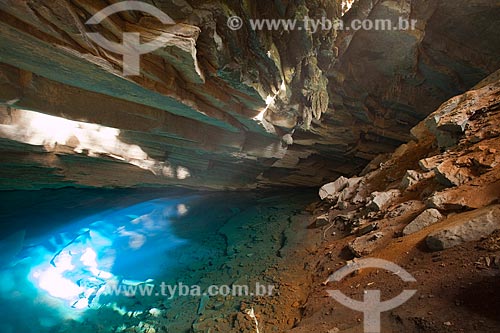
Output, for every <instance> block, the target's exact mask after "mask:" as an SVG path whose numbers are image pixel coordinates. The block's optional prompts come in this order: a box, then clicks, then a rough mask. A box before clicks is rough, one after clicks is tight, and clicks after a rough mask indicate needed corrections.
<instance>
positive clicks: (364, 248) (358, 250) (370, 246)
mask: <svg viewBox="0 0 500 333" xmlns="http://www.w3.org/2000/svg"><path fill="white" fill-rule="evenodd" d="M384 236H385V234H384V233H383V232H377V233H374V234H368V235H364V236H361V237H358V238H356V239H355V240H354V241H352V242H351V243H349V245H348V247H349V250H351V252H352V253H353V254H354V255H355V256H356V257H362V256H367V255H369V254H370V253H372V252H373V251H374V250H375V249H377V248H378V246H379V245H380V241H381V240H382V239H383V238H384Z"/></svg>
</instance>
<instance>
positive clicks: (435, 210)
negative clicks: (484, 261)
mask: <svg viewBox="0 0 500 333" xmlns="http://www.w3.org/2000/svg"><path fill="white" fill-rule="evenodd" d="M499 106H500V78H499V77H498V75H497V74H496V73H495V74H493V75H492V76H490V77H488V78H487V79H485V80H484V81H483V82H481V83H480V84H478V85H477V86H476V87H474V89H472V90H470V91H468V92H466V93H465V94H463V95H459V96H456V97H453V98H452V99H451V100H450V101H448V102H445V103H443V104H442V105H441V106H440V107H439V108H438V109H437V110H436V111H435V112H433V113H432V114H430V115H429V116H428V117H427V118H426V119H425V120H424V121H422V122H421V123H420V124H419V125H417V126H416V127H415V128H413V129H412V133H413V135H414V137H415V138H414V140H412V141H411V142H409V143H408V144H404V145H402V146H401V147H399V148H398V149H397V150H396V151H395V152H394V153H393V154H391V155H390V156H388V157H386V158H385V159H381V160H380V161H378V163H379V168H378V169H375V170H373V171H369V172H368V173H366V174H365V175H364V176H362V177H353V178H351V179H347V178H345V177H342V178H339V179H338V180H336V181H335V182H333V183H330V190H331V191H330V192H329V193H328V194H329V195H328V196H327V197H326V199H331V198H336V199H337V200H338V198H340V195H341V194H342V193H343V191H345V189H346V188H348V186H347V184H349V183H350V182H352V183H355V184H357V186H356V189H355V192H353V193H352V194H351V197H352V195H353V194H356V195H360V194H363V198H364V200H360V201H359V202H357V204H356V205H352V203H351V206H350V207H349V206H348V205H338V204H337V205H336V206H334V207H331V208H330V215H332V214H333V215H334V216H335V217H334V218H333V219H332V221H334V222H336V224H337V226H338V227H339V228H340V229H342V230H346V231H349V234H350V235H352V234H354V235H356V236H360V235H362V236H361V237H357V238H355V239H353V240H351V241H350V242H349V243H348V244H347V245H348V247H349V249H350V250H351V252H352V253H353V254H354V255H356V256H365V255H368V254H370V253H372V252H374V251H376V250H377V249H380V248H383V247H384V246H387V245H388V244H389V243H390V242H391V239H393V238H394V236H396V237H397V236H405V237H412V236H413V234H416V233H420V232H422V233H424V232H426V230H431V229H432V230H435V229H436V228H438V227H439V226H440V223H441V222H442V223H451V222H450V221H454V219H455V218H458V217H460V216H462V214H465V215H464V216H465V217H464V219H465V218H467V219H466V220H459V222H457V225H453V226H451V227H450V226H447V229H446V231H442V232H436V233H435V234H433V235H432V236H429V241H428V242H427V243H428V244H430V246H431V247H432V249H438V248H440V249H442V248H447V247H449V246H452V244H460V243H461V242H464V241H467V240H477V239H479V238H480V237H482V236H487V235H488V234H490V233H491V232H493V231H494V230H495V228H497V227H498V216H499V215H500V214H499V211H498V206H493V208H491V207H490V208H484V207H487V206H490V205H492V204H495V203H498V201H499V199H500V164H499V163H498V156H499V155H498V153H497V152H498V151H500V131H499V130H498V129H499V128H500V125H499V124H500V108H499ZM436 119H438V120H437V122H438V123H439V121H440V120H439V119H448V120H446V123H447V124H448V125H447V126H443V127H441V126H436ZM455 123H456V124H458V125H457V126H458V127H460V130H457V127H456V126H454V125H453V124H455ZM463 124H464V125H463ZM462 125H463V126H462ZM448 132H449V133H453V135H454V140H455V141H454V142H455V143H454V144H453V145H445V146H443V145H441V139H440V136H441V134H440V133H448ZM444 136H446V135H444ZM419 169H420V170H419ZM332 184H333V185H335V186H333V185H332ZM326 186H328V185H326ZM334 190H335V191H336V192H334ZM350 192H352V191H350ZM368 197H369V198H370V200H369V199H368ZM341 206H343V207H341ZM346 208H348V210H347V211H345V209H346ZM481 209H484V210H481ZM343 210H344V211H343ZM464 210H473V212H468V213H463V211H464ZM440 211H441V212H442V213H443V215H445V214H446V215H447V216H450V217H448V218H445V217H444V216H443V215H442V214H441V212H440ZM321 213H323V212H317V215H320V214H321ZM476 213H477V214H479V215H477V216H478V218H475V217H474V216H476V215H474V214H476ZM457 214H458V215H457ZM467 214H473V215H474V216H473V217H474V218H472V217H471V218H468V216H470V215H467ZM344 216H345V217H346V218H343V217H344ZM476 222H477V223H476ZM369 225H376V226H377V228H369V229H366V228H365V226H369ZM360 230H365V231H367V233H366V234H365V232H363V233H360V232H359V231H360ZM428 232H430V231H428Z"/></svg>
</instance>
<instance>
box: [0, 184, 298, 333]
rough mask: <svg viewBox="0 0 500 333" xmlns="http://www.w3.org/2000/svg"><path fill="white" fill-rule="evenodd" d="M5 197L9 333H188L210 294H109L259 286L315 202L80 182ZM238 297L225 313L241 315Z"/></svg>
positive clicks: (3, 303) (0, 283)
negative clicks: (161, 287) (80, 186)
mask: <svg viewBox="0 0 500 333" xmlns="http://www.w3.org/2000/svg"><path fill="white" fill-rule="evenodd" d="M0 199H3V200H2V202H4V203H8V204H9V205H8V206H5V207H2V209H1V211H0V213H2V233H3V234H2V239H3V241H2V250H3V253H2V257H1V262H2V269H1V275H0V309H1V312H0V313H2V317H3V318H2V319H1V320H0V332H6V333H9V332H26V333H28V332H76V331H78V332H121V331H124V330H125V329H127V328H130V327H132V328H134V327H139V326H138V325H142V326H141V327H142V328H144V330H143V331H147V328H148V327H153V326H147V325H156V326H155V327H156V332H162V331H163V332H167V331H173V332H186V331H188V330H189V329H190V328H191V325H192V324H193V322H195V321H196V319H197V318H198V317H199V315H198V311H199V309H198V308H199V307H200V299H199V298H193V297H191V298H186V297H184V298H181V297H177V298H173V297H165V295H157V294H151V295H149V296H148V297H143V298H141V297H137V296H136V295H123V294H120V295H113V294H109V291H110V290H113V288H116V287H117V286H125V287H127V286H128V287H130V286H132V287H137V286H148V285H152V286H154V285H156V286H157V285H158V284H159V283H160V282H167V283H169V284H172V285H173V284H178V283H179V282H180V283H183V284H185V285H199V286H200V288H201V289H202V290H206V288H207V287H208V286H209V285H211V284H228V285H230V284H231V283H233V282H235V281H246V282H250V281H254V280H253V279H254V278H255V277H257V276H258V275H259V274H260V273H261V272H262V271H263V270H264V269H265V268H266V267H268V266H269V265H271V264H272V263H273V262H274V261H276V260H277V256H276V253H277V252H278V250H279V248H280V246H281V245H280V242H281V240H280V234H281V233H282V232H283V228H285V227H286V223H284V224H283V221H285V222H286V221H287V216H289V214H290V213H291V212H292V211H293V210H296V209H297V207H298V206H300V205H302V204H303V202H304V199H303V198H300V199H295V201H294V200H290V198H287V199H285V200H282V199H280V197H279V196H278V197H271V198H270V199H269V198H266V196H264V197H259V196H257V195H256V194H254V193H210V194H206V193H205V194H201V193H186V192H184V193H175V194H170V195H165V193H162V192H151V191H130V190H128V191H121V192H120V191H95V190H74V189H73V190H70V189H68V190H57V191H45V192H38V193H37V192H23V193H20V192H10V193H0ZM7 208H8V209H7ZM280 217H281V218H280ZM279 221H281V222H279ZM205 301H206V302H209V301H211V300H209V299H208V298H207V299H206V300H205ZM205 301H201V302H202V303H203V302H205ZM238 302H239V301H238V299H234V300H229V299H228V300H227V302H225V303H224V307H223V308H224V309H226V310H225V311H234V308H235V307H236V306H237V304H238ZM218 307H219V308H220V307H221V306H220V305H218ZM217 311H219V312H220V311H222V308H221V309H219V310H217ZM148 323H149V324H148ZM145 325H146V326H145Z"/></svg>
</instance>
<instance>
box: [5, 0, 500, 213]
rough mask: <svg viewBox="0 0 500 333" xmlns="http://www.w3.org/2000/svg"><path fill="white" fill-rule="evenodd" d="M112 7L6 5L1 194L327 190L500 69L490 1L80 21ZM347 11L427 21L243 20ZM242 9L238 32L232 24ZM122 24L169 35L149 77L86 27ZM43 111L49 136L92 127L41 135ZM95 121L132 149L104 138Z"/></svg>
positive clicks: (206, 10) (197, 4)
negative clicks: (322, 25)
mask: <svg viewBox="0 0 500 333" xmlns="http://www.w3.org/2000/svg"><path fill="white" fill-rule="evenodd" d="M110 3H113V1H109V2H108V1H101V0H99V1H87V0H71V1H34V0H21V1H19V0H5V1H2V2H1V3H0V16H1V20H0V21H1V22H0V86H1V88H0V103H2V104H3V105H4V106H3V108H2V111H1V117H0V124H1V125H0V126H1V130H0V132H1V135H0V136H1V137H2V139H1V145H0V150H1V154H0V156H1V157H0V179H1V181H0V189H26V188H42V187H62V186H68V185H71V186H99V187H128V186H141V185H142V186H145V185H149V186H161V185H171V184H173V185H181V186H186V187H205V188H219V189H223V188H250V187H256V186H273V185H274V186H275V185H288V186H319V185H321V184H324V183H326V182H328V181H329V180H331V179H335V178H337V177H338V176H341V175H344V176H347V177H349V176H352V175H353V174H355V173H357V172H359V171H361V170H362V169H363V167H364V166H365V165H366V164H367V163H368V162H369V161H371V160H372V159H373V158H374V157H376V156H377V155H379V154H381V153H389V152H392V150H393V149H394V148H395V147H397V146H399V145H401V144H402V143H405V142H407V141H409V140H410V139H411V137H410V135H409V130H410V128H412V127H413V126H414V125H416V124H417V123H418V122H419V121H421V120H422V119H424V118H425V117H426V116H427V115H428V114H429V113H430V112H432V111H433V110H434V109H435V108H436V107H437V106H439V104H440V103H442V102H443V101H444V100H446V99H448V98H450V97H452V96H454V95H457V94H460V93H463V92H465V91H466V90H467V89H468V88H470V87H472V86H473V85H474V84H476V83H477V82H478V81H479V80H480V79H482V78H483V77H485V76H486V75H487V74H489V73H492V72H493V71H494V70H496V69H497V68H498V67H500V59H499V57H498V54H499V48H500V40H499V38H500V34H498V33H497V32H496V29H497V28H496V27H497V24H496V21H495V20H496V18H497V17H498V16H499V8H498V6H497V1H495V0H482V1H479V2H477V3H475V5H474V6H469V5H468V4H469V2H468V1H466V0H457V1H446V0H439V1H424V0H414V1H409V0H404V1H389V0H377V1H371V0H359V1H355V2H354V4H353V5H352V8H351V9H350V10H349V11H347V12H346V10H347V8H348V6H347V3H345V4H344V8H342V2H341V1H338V2H333V1H323V0H314V1H302V0H301V1H294V2H290V1H284V0H279V1H271V2H270V1H268V2H265V1H256V2H245V3H240V2H214V1H188V0H179V1H171V0H161V1H154V2H148V3H152V4H154V5H155V6H156V7H157V8H158V9H160V10H161V11H163V12H164V13H166V14H167V15H169V16H170V17H171V18H172V19H173V21H175V24H169V25H163V24H160V22H159V21H158V20H157V19H155V18H153V17H151V16H149V15H146V14H144V13H141V12H135V11H134V12H121V13H119V14H114V15H112V16H111V17H109V18H107V19H105V20H103V21H102V22H101V23H100V24H86V22H87V20H88V19H89V18H90V17H92V15H94V14H95V13H96V12H98V11H99V10H101V9H103V8H105V7H106V6H107V5H109V4H110ZM350 4H352V2H349V5H350ZM343 14H344V16H343V18H344V19H345V22H346V25H349V24H350V22H352V21H353V20H356V19H364V18H366V17H370V18H386V19H387V18H389V19H393V20H397V19H398V18H405V19H414V20H417V22H418V23H417V24H416V29H415V30H399V31H362V30H360V31H346V30H344V31H336V30H334V29H319V30H318V31H317V32H315V33H313V32H312V31H308V30H306V29H302V30H298V29H294V30H286V29H276V30H269V29H262V30H253V29H252V28H251V25H250V21H249V20H250V19H256V18H260V19H262V18H274V19H276V18H287V19H297V20H303V19H304V18H305V17H308V18H312V19H318V20H320V19H322V18H324V17H327V18H329V19H331V20H334V19H336V18H340V17H341V16H342V15H343ZM233 16H238V17H241V18H242V19H243V26H242V28H241V29H239V30H232V29H229V28H228V26H227V22H228V18H230V17H233ZM124 31H126V32H140V33H141V36H142V38H143V39H144V40H145V41H150V40H153V39H155V38H156V37H157V36H159V35H160V34H165V35H164V36H166V37H165V44H164V47H161V48H159V49H157V50H156V51H154V52H152V53H150V54H145V55H143V56H142V57H141V62H140V65H141V75H138V76H124V75H123V73H122V57H121V55H118V54H115V53H113V52H110V51H109V50H106V49H105V48H103V47H101V46H99V45H97V44H96V43H94V42H93V41H92V40H91V39H90V38H89V37H88V36H87V35H86V32H98V33H100V34H101V35H102V36H104V37H105V38H107V39H109V40H111V41H116V42H119V41H120V40H121V36H122V33H123V32H124ZM465 41H466V42H465ZM24 110H30V111H35V112H36V114H38V113H41V114H45V115H50V116H55V117H57V118H43V116H34V117H32V116H33V114H32V113H29V112H27V111H24ZM60 118H63V119H64V120H71V121H74V122H70V123H67V122H58V120H57V119H60ZM33 119H35V120H37V121H40V122H42V123H43V124H45V125H46V127H45V132H49V133H50V132H52V133H54V132H57V131H59V130H60V126H63V127H70V128H77V129H78V128H87V129H89V130H88V131H77V132H79V135H74V133H67V135H66V136H64V137H56V138H54V136H53V135H52V136H48V137H47V136H45V137H38V138H37V140H34V138H33V136H32V134H30V133H29V131H27V130H26V127H27V126H26V125H27V124H30V122H31V121H33ZM19 120H22V121H24V122H19ZM83 124H88V125H91V126H90V127H88V126H85V125H83ZM457 124H458V125H457V126H458V127H456V128H455V129H454V130H453V131H452V134H450V136H451V137H454V136H455V135H456V131H457V130H458V131H459V130H460V129H459V127H460V126H461V125H460V124H459V123H457ZM23 126H24V127H23ZM92 126H94V127H92ZM439 126H442V127H443V126H444V127H446V124H444V123H442V124H440V125H439ZM439 126H438V127H439ZM56 129H57V130H56ZM89 131H92V132H101V134H103V133H107V135H109V136H110V137H112V140H113V142H115V143H116V145H118V146H116V147H127V148H128V149H126V150H127V151H126V152H125V153H117V149H114V148H116V147H115V146H114V147H103V146H102V145H99V144H97V143H96V142H95V140H100V139H99V138H102V136H99V135H98V136H92V135H90V134H89ZM16 133H17V134H16ZM19 133H21V135H18V134H19ZM15 134H16V135H15ZM103 135H106V134H103ZM20 136H22V137H20ZM91 137H92V138H93V139H92V140H90V139H89V138H91ZM85 138H87V139H89V140H90V141H89V140H86V139H85ZM442 140H444V142H450V140H452V138H445V137H443V138H442ZM44 142H45V144H44ZM451 142H452V141H451ZM55 143H57V145H56V144H55ZM118 150H120V149H118ZM488 161H489V160H488ZM488 161H486V163H489V162H488ZM21 174H22V177H21V176H20V175H21ZM440 178H441V179H442V182H445V183H452V184H458V183H462V182H466V181H467V178H464V176H463V175H460V174H457V175H455V177H454V178H451V179H449V178H446V177H440ZM438 201H439V197H436V199H435V202H436V205H437V206H439V202H438Z"/></svg>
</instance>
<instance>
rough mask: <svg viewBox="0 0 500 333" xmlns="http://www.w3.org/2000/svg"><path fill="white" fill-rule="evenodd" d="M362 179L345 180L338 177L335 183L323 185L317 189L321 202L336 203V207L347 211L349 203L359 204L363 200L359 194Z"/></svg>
mask: <svg viewBox="0 0 500 333" xmlns="http://www.w3.org/2000/svg"><path fill="white" fill-rule="evenodd" d="M363 179H364V178H363V177H353V178H345V177H343V176H341V177H339V178H338V179H337V180H336V181H334V182H332V183H328V184H325V185H323V186H322V187H321V188H320V189H319V197H320V198H321V200H325V199H327V200H330V201H333V202H334V203H336V207H339V208H340V209H347V207H348V206H349V204H350V203H354V204H357V203H360V202H363V200H365V198H364V196H363V195H361V194H360V193H359V189H360V184H361V182H362V180H363Z"/></svg>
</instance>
